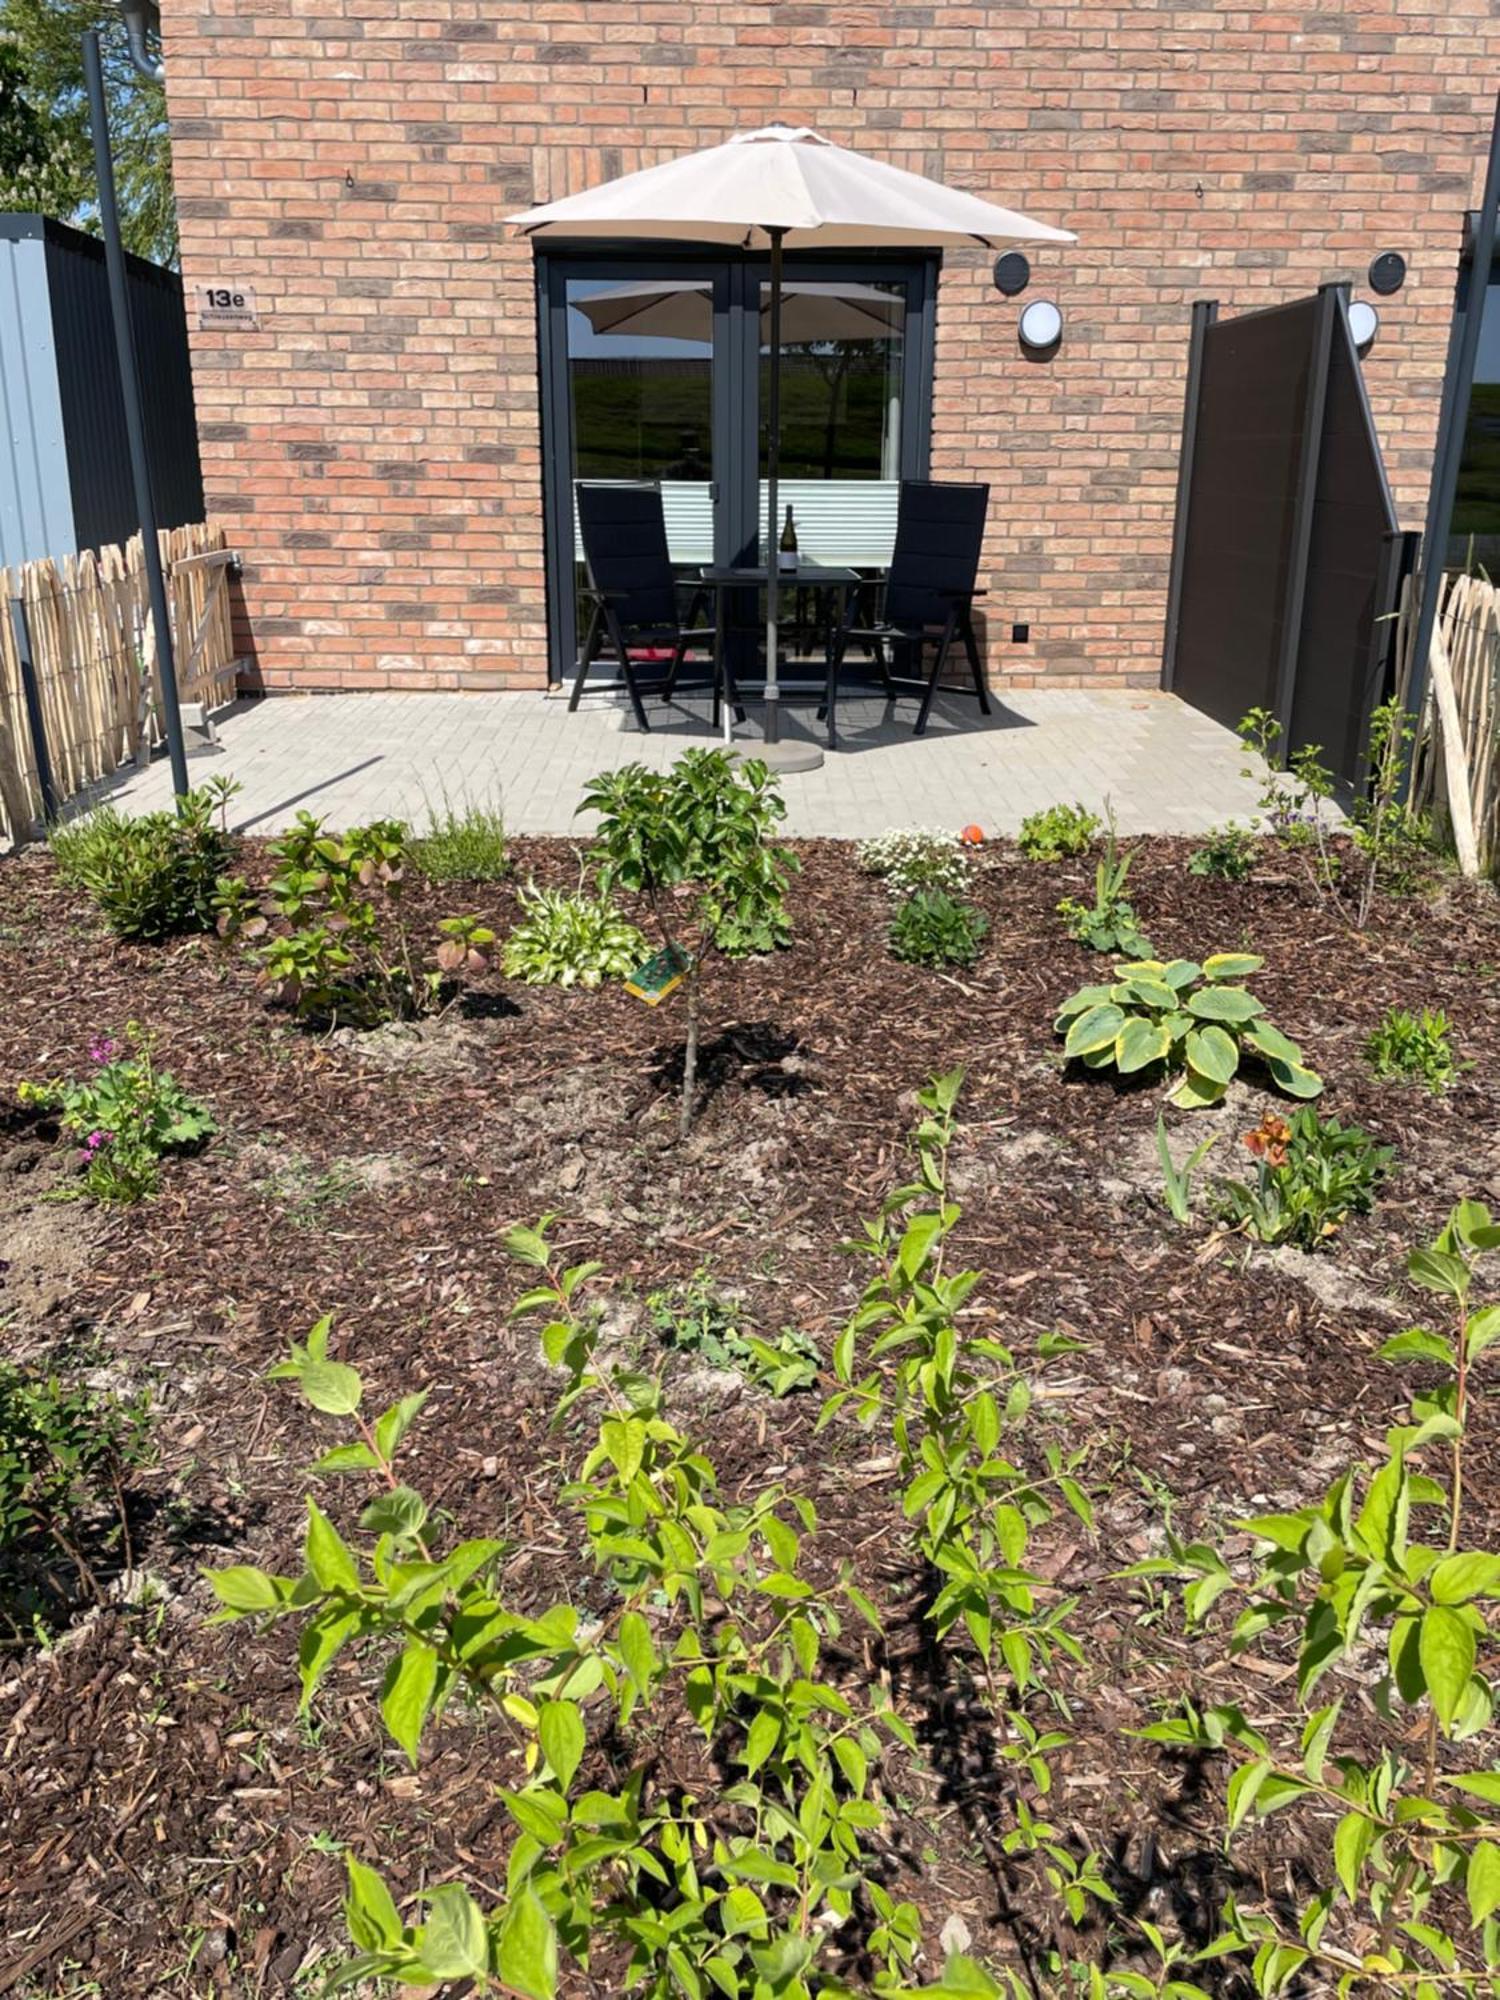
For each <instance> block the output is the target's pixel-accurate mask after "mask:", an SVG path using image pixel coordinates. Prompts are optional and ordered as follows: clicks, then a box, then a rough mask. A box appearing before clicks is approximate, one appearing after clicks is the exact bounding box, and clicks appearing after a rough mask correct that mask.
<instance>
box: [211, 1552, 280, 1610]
mask: <svg viewBox="0 0 1500 2000" xmlns="http://www.w3.org/2000/svg"><path fill="white" fill-rule="evenodd" d="M207 1575H208V1580H209V1583H210V1585H211V1586H212V1588H213V1593H214V1595H215V1597H217V1598H218V1600H219V1602H220V1603H221V1604H222V1605H225V1606H226V1607H227V1608H228V1609H229V1610H230V1611H275V1610H276V1609H277V1607H278V1606H279V1605H280V1603H281V1593H280V1591H278V1590H277V1588H276V1582H275V1579H274V1578H273V1577H272V1576H270V1575H269V1574H268V1573H267V1572H266V1571H265V1570H263V1569H254V1568H252V1567H251V1565H250V1564H248V1563H231V1564H230V1566H229V1567H228V1569H211V1570H209V1571H208V1572H207Z"/></svg>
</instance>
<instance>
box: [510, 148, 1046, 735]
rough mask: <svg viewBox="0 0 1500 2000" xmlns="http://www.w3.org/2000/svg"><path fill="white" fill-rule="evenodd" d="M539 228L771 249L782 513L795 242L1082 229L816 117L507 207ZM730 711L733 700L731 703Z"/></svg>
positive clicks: (773, 683)
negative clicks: (787, 288)
mask: <svg viewBox="0 0 1500 2000" xmlns="http://www.w3.org/2000/svg"><path fill="white" fill-rule="evenodd" d="M508 220H509V221H511V222H512V223H514V224H515V225H516V227H517V228H519V229H523V230H525V232H526V234H527V235H528V236H538V237H545V238H562V239H566V238H569V237H572V238H575V239H576V238H584V239H588V240H594V241H598V240H605V239H610V238H629V239H635V240H639V239H642V238H645V239H648V240H651V241H656V242H686V243H718V244H723V245H726V246H731V247H734V248H738V249H743V250H759V249H768V250H769V251H770V253H771V288H770V290H771V309H770V347H771V381H770V398H769V401H770V409H769V412H768V421H767V425H766V435H767V462H766V485H767V489H768V491H767V516H766V518H767V520H768V521H769V522H771V523H772V524H773V529H774V523H775V520H776V514H777V477H778V463H779V456H780V443H781V440H780V428H781V345H782V340H783V338H784V334H783V329H782V297H783V286H782V278H781V260H782V253H783V251H785V250H878V249H887V250H944V249H950V248H962V247H964V246H967V245H972V244H979V245H982V246H983V247H985V248H987V249H992V250H993V249H999V248H1001V247H1002V246H1003V245H1005V244H1008V243H1074V242H1076V241H1077V238H1076V237H1075V236H1073V235H1072V234H1071V232H1070V231H1068V230H1066V229H1057V228H1054V227H1053V225H1052V224H1051V223H1049V222H1038V221H1036V220H1035V219H1034V218H1033V217H1031V216H1029V215H1022V214H1021V213H1020V212H1019V211H1018V210H1017V209H1013V208H1002V207H1000V205H999V204H998V203H996V202H992V201H985V200H983V199H982V198H981V197H980V196H979V195H974V194H968V193H966V192H964V190H962V189H960V188H949V187H944V186H943V184H942V183H941V182H940V181H931V180H927V179H924V177H923V176H922V175H921V174H910V173H907V172H906V170H905V168H903V167H893V166H891V165H890V164H889V163H888V162H886V161H884V160H874V159H870V158H868V157H867V156H866V155H864V154H862V153H854V152H851V151H850V150H849V149H848V148H847V147H844V146H836V145H834V143H833V141H832V140H831V139H825V138H823V137H822V135H821V134H820V133H817V132H814V131H813V130H812V129H811V128H810V127H808V126H806V125H766V126H762V127H761V129H760V130H759V131H756V132H740V133H737V134H736V135H735V137H734V138H732V139H730V140H729V141H728V142H727V143H726V144H725V145H722V146H710V147H708V148H707V149H706V150H705V151H703V152H698V153H688V154H684V155H682V156H680V157H679V158H677V159H672V160H666V161H664V162H663V163H662V164H661V165H660V166H656V167H644V168H642V169H641V171H640V172H639V173H634V174H624V175H622V176H621V178H620V179H618V180H614V181H606V182H604V183H603V185H602V186H600V187H595V188H587V189H585V190H584V191H583V193H581V194H570V195H564V196H563V197H562V199H561V200H560V201H551V202H546V203H544V204H543V205H542V206H541V207H540V208H530V209H527V210H526V211H525V213H524V214H522V215H513V216H510V217H509V218H508ZM766 571H767V574H766V692H765V700H766V726H765V743H766V747H767V750H768V751H773V750H774V749H775V748H776V746H777V745H778V744H779V743H780V736H781V702H780V687H779V684H778V646H777V624H778V609H779V596H780V588H779V578H778V574H777V562H776V553H775V551H774V549H773V550H770V551H769V552H768V558H767V564H766ZM725 713H726V718H727V715H728V705H727V704H726V709H725ZM786 749H787V752H788V753H794V754H788V755H786V756H783V757H775V756H770V757H768V761H769V762H772V763H774V764H779V765H780V766H781V767H782V768H785V769H808V768H810V767H811V766H812V765H814V764H817V763H821V762H822V759H821V757H820V756H818V755H817V754H816V753H812V754H811V755H807V754H804V752H803V750H802V746H800V745H799V746H795V752H794V746H792V745H787V746H786Z"/></svg>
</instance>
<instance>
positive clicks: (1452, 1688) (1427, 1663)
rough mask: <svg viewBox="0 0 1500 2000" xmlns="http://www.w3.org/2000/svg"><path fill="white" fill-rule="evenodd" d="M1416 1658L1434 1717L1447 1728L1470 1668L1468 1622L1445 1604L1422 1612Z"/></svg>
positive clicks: (1471, 1650)
mask: <svg viewBox="0 0 1500 2000" xmlns="http://www.w3.org/2000/svg"><path fill="white" fill-rule="evenodd" d="M1418 1658H1419V1659H1420V1661H1421V1663H1422V1673H1423V1677H1424V1678H1425V1680H1426V1682H1427V1692H1428V1693H1429V1694H1430V1695H1431V1697H1432V1705H1433V1707H1434V1708H1435V1709H1436V1710H1437V1714H1438V1720H1439V1722H1441V1723H1442V1725H1443V1727H1444V1729H1447V1728H1449V1727H1450V1726H1451V1724H1452V1722H1453V1718H1454V1716H1455V1715H1457V1713H1458V1709H1459V1704H1460V1703H1461V1702H1462V1700H1463V1698H1464V1691H1465V1689H1466V1688H1467V1687H1468V1685H1469V1676H1470V1675H1471V1674H1472V1673H1473V1671H1474V1631H1473V1628H1472V1626H1471V1625H1470V1624H1469V1621H1468V1620H1467V1619H1466V1618H1465V1617H1464V1616H1463V1614H1462V1613H1461V1612H1459V1611H1454V1610H1452V1609H1451V1608H1450V1607H1449V1606H1448V1605H1446V1604H1435V1605H1433V1606H1432V1608H1431V1609H1430V1610H1429V1611H1424V1612H1423V1614H1422V1636H1421V1640H1420V1642H1419V1647H1418Z"/></svg>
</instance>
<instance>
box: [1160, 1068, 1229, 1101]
mask: <svg viewBox="0 0 1500 2000" xmlns="http://www.w3.org/2000/svg"><path fill="white" fill-rule="evenodd" d="M1224 1089H1225V1086H1224V1085H1223V1084H1222V1083H1215V1082H1214V1080H1213V1078H1212V1077H1207V1076H1200V1075H1199V1074H1198V1072H1197V1070H1195V1069H1190V1070H1188V1071H1186V1072H1185V1074H1184V1075H1183V1076H1182V1077H1181V1079H1180V1080H1179V1081H1178V1084H1177V1087H1176V1089H1175V1090H1172V1091H1170V1092H1169V1093H1168V1095H1167V1102H1168V1103H1169V1104H1175V1105H1176V1106H1177V1107H1178V1108H1179V1110H1182V1111H1206V1110H1208V1108H1209V1107H1210V1106H1211V1105H1214V1104H1217V1103H1218V1102H1219V1100H1220V1099H1221V1098H1222V1097H1223V1095H1224Z"/></svg>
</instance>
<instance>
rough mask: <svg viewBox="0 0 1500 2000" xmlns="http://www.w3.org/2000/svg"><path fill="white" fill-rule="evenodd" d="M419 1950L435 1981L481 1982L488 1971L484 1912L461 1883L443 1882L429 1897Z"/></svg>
mask: <svg viewBox="0 0 1500 2000" xmlns="http://www.w3.org/2000/svg"><path fill="white" fill-rule="evenodd" d="M419 1950H420V1955H421V1960H422V1965H423V1967H424V1968H425V1970H426V1971H428V1972H429V1973H431V1975H432V1977H433V1978H434V1979H481V1978H483V1977H484V1976H485V1974H486V1973H487V1972H488V1971H489V1967H490V1952H489V1937H488V1934H487V1932H486V1930H485V1927H484V1913H483V1911H482V1910H481V1909H480V1907H479V1905H478V1904H477V1903H476V1902H475V1901H474V1898H473V1897H472V1896H471V1895H470V1894H469V1892H468V1890H467V1889H466V1888H465V1887H464V1886H463V1884H462V1883H461V1882H445V1883H444V1884H443V1886H442V1888H441V1889H434V1890H433V1892H432V1894H431V1896H430V1897H429V1898H428V1902H427V1917H426V1921H425V1922H424V1923H423V1925H422V1941H421V1945H420V1947H419Z"/></svg>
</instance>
